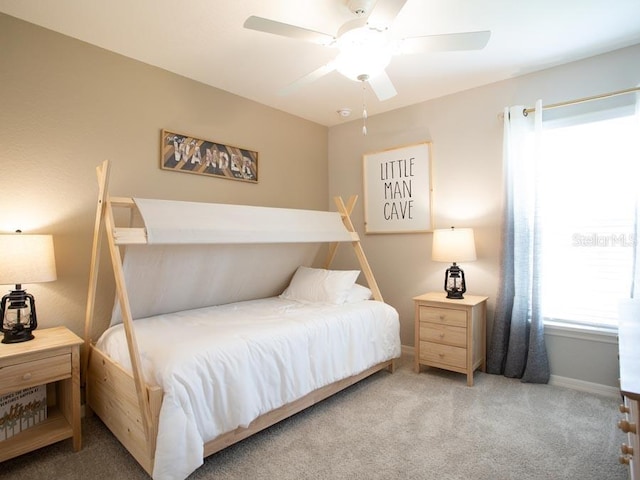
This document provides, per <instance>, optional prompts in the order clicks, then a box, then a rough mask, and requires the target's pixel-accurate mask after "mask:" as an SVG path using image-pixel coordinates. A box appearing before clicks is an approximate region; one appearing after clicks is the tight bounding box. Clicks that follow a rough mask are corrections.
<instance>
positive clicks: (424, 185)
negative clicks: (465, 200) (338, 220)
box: [363, 142, 433, 233]
mask: <svg viewBox="0 0 640 480" xmlns="http://www.w3.org/2000/svg"><path fill="white" fill-rule="evenodd" d="M363 176H364V224H365V232H366V233H407V232H430V231H432V230H433V206H432V202H431V193H432V187H431V143H430V142H425V143H419V144H415V145H408V146H405V147H399V148H394V149H390V150H385V151H382V152H376V153H367V154H365V155H364V156H363Z"/></svg>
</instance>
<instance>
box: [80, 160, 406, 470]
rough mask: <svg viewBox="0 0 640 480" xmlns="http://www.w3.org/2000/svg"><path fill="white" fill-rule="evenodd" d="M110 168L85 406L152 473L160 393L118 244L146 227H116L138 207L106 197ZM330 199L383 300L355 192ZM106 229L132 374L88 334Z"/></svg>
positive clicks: (268, 421) (141, 237) (232, 435)
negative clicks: (358, 224)
mask: <svg viewBox="0 0 640 480" xmlns="http://www.w3.org/2000/svg"><path fill="white" fill-rule="evenodd" d="M109 169H110V164H109V162H108V161H105V162H103V163H102V165H100V166H98V167H97V176H98V183H99V192H98V205H97V209H96V219H95V225H94V239H93V247H92V257H91V269H90V280H89V290H88V298H87V309H86V322H85V345H84V351H83V373H84V385H85V388H86V407H87V409H86V411H87V414H90V413H91V412H94V413H96V414H97V415H98V416H99V417H100V419H101V420H102V421H103V422H104V423H105V424H106V425H107V427H108V428H109V429H110V430H111V431H112V433H113V434H114V435H115V436H116V437H117V438H118V440H119V441H120V442H121V443H122V444H123V445H124V446H125V448H126V449H127V450H128V451H129V452H130V453H131V455H132V456H133V457H134V458H135V459H136V460H137V461H138V463H140V465H141V466H142V467H143V468H144V469H145V471H146V472H147V473H148V474H149V475H152V474H153V466H154V455H155V449H156V435H157V431H158V418H159V412H160V407H161V405H162V397H163V392H162V389H161V388H160V387H157V386H150V385H148V384H147V383H146V382H145V379H144V377H143V374H142V370H141V362H140V355H139V352H138V346H137V343H136V338H135V331H134V329H133V318H132V313H131V308H130V305H129V298H128V295H127V290H126V287H125V282H124V272H123V266H122V256H121V252H120V246H124V245H130V244H145V243H147V240H146V232H145V229H144V228H132V227H130V226H127V227H116V225H115V221H114V213H113V211H114V210H113V209H114V208H115V207H118V208H119V207H122V208H125V209H129V210H130V212H133V210H134V209H136V205H135V202H134V201H133V199H132V198H112V197H110V196H109V194H108V184H109ZM334 200H335V203H336V206H337V208H338V211H339V213H340V215H341V218H342V221H343V223H344V225H345V227H346V229H347V230H348V231H349V232H350V241H349V242H348V243H351V245H352V246H353V249H354V252H355V254H356V257H357V258H358V261H359V264H360V268H361V271H362V273H363V274H364V277H365V278H366V280H367V284H368V286H369V288H370V289H371V291H372V293H373V296H374V298H375V299H376V300H379V301H382V295H381V294H380V290H379V288H378V285H377V283H376V281H375V278H374V276H373V273H372V271H371V268H370V266H369V263H368V261H367V259H366V257H365V254H364V251H363V250H362V246H361V245H360V240H359V237H358V234H357V232H356V231H355V229H354V227H353V224H352V223H351V219H350V217H349V215H350V214H351V212H352V211H353V207H354V205H355V202H356V200H357V197H356V196H352V197H351V198H350V199H349V201H348V203H347V204H345V203H344V202H343V200H342V198H340V197H336V198H335V199H334ZM105 233H106V239H107V243H108V247H109V251H110V254H111V261H112V266H113V272H114V276H115V285H116V293H117V298H118V302H119V305H120V308H121V313H122V320H123V324H124V330H125V333H126V338H127V344H128V349H129V356H130V359H131V366H132V373H128V372H127V371H126V370H124V369H123V368H122V367H121V366H120V365H119V364H117V363H116V362H114V361H112V360H111V359H110V358H108V357H107V356H106V355H104V354H103V353H102V352H101V351H100V350H99V349H97V348H96V347H95V345H94V341H95V339H93V338H92V327H93V318H94V313H95V312H94V309H95V299H96V290H97V280H98V269H99V259H100V251H101V243H102V237H103V236H104V234H105ZM337 247H338V243H337V242H334V243H331V244H330V245H329V251H328V254H327V258H326V261H325V268H328V267H329V265H330V264H331V262H332V260H333V259H334V257H335V254H336V249H337ZM394 367H395V362H394V360H389V361H386V362H383V363H380V364H378V365H375V366H373V367H372V368H369V369H368V370H365V371H363V372H361V373H359V374H357V375H354V376H352V377H348V378H345V379H343V380H340V381H338V382H335V383H332V384H330V385H327V386H325V387H322V388H319V389H317V390H315V391H312V392H311V393H309V394H307V395H306V396H304V397H302V398H300V399H298V400H296V401H294V402H292V403H289V404H287V405H284V406H282V407H280V408H278V409H276V410H273V411H271V412H268V413H266V414H264V415H262V416H260V417H258V418H257V419H255V420H254V421H253V422H252V423H251V424H250V425H249V426H248V427H247V428H237V429H236V430H234V431H231V432H228V433H225V434H223V435H220V436H218V437H216V438H215V439H213V440H211V441H210V442H207V443H205V445H204V456H205V457H207V456H209V455H211V454H213V453H215V452H218V451H220V450H222V449H224V448H225V447H227V446H229V445H232V444H234V443H236V442H238V441H240V440H242V439H244V438H247V437H249V436H250V435H253V434H254V433H256V432H259V431H260V430H263V429H265V428H267V427H269V426H271V425H273V424H275V423H277V422H279V421H281V420H283V419H285V418H287V417H290V416H291V415H294V414H296V413H298V412H300V411H301V410H303V409H305V408H307V407H309V406H311V405H313V404H315V403H317V402H319V401H321V400H323V399H325V398H327V397H329V396H331V395H333V394H335V393H337V392H339V391H340V390H343V389H344V388H346V387H348V386H350V385H353V384H354V383H356V382H358V381H360V380H362V379H364V378H366V377H368V376H369V375H372V374H374V373H376V372H378V371H380V370H383V369H387V370H389V371H391V372H393V371H394Z"/></svg>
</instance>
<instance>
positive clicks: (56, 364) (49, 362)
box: [0, 354, 71, 394]
mask: <svg viewBox="0 0 640 480" xmlns="http://www.w3.org/2000/svg"><path fill="white" fill-rule="evenodd" d="M69 376H71V355H70V354H65V355H56V356H53V357H49V358H43V359H40V360H33V361H30V362H24V363H17V364H15V365H8V366H6V367H4V368H2V369H0V394H2V393H7V392H11V391H15V390H21V389H23V388H28V387H33V386H35V385H42V384H44V383H50V382H55V381H58V380H61V379H63V378H67V377H69Z"/></svg>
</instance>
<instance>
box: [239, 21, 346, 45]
mask: <svg viewBox="0 0 640 480" xmlns="http://www.w3.org/2000/svg"><path fill="white" fill-rule="evenodd" d="M244 28H248V29H249V30H256V31H258V32H265V33H272V34H274V35H280V36H282V37H289V38H295V39H297V40H303V41H305V42H311V43H316V44H318V45H330V44H331V43H333V41H334V40H335V38H334V37H333V36H331V35H328V34H326V33H322V32H316V31H314V30H308V29H306V28H302V27H296V26H295V25H289V24H288V23H282V22H276V21H275V20H269V19H268V18H262V17H256V16H253V15H252V16H250V17H249V18H247V19H246V20H245V21H244Z"/></svg>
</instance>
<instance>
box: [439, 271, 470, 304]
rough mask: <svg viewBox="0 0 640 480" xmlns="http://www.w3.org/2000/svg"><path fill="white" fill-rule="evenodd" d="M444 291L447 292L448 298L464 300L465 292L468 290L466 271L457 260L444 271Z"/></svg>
mask: <svg viewBox="0 0 640 480" xmlns="http://www.w3.org/2000/svg"><path fill="white" fill-rule="evenodd" d="M444 291H445V292H447V298H452V299H454V300H462V299H463V298H464V296H463V294H464V292H466V291H467V285H466V283H465V281H464V272H463V271H462V269H461V268H460V267H459V266H458V265H456V262H453V265H451V266H450V267H449V268H447V270H446V272H444Z"/></svg>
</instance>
